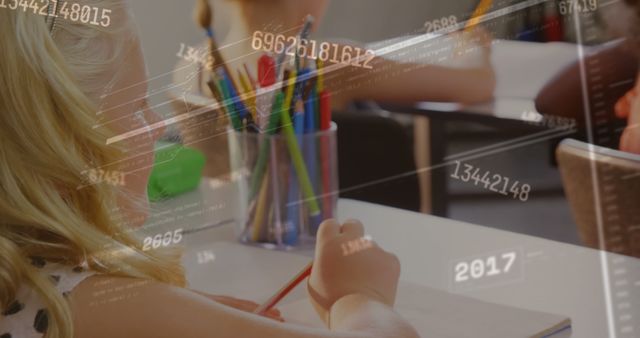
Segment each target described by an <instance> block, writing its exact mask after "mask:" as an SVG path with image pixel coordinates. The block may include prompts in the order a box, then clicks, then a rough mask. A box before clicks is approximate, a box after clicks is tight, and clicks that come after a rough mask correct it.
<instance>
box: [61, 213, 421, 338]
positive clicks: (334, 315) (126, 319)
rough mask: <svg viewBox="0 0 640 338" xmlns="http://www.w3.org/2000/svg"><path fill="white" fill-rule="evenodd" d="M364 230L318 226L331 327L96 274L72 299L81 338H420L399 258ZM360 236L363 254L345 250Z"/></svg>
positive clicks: (322, 296) (319, 277)
mask: <svg viewBox="0 0 640 338" xmlns="http://www.w3.org/2000/svg"><path fill="white" fill-rule="evenodd" d="M363 234H364V231H363V230H362V225H360V224H359V223H357V222H348V223H347V224H345V225H343V226H340V225H339V224H337V223H335V222H331V221H328V222H325V223H324V224H323V225H322V226H321V228H320V230H319V237H318V248H317V252H316V253H317V254H316V261H315V263H314V270H313V273H312V277H311V280H310V282H309V290H310V291H311V293H312V300H313V301H312V303H313V304H314V305H315V306H316V309H317V310H318V312H319V313H320V314H321V316H322V318H323V319H324V320H325V321H326V322H327V324H328V327H329V330H322V329H316V328H307V327H302V326H296V325H292V324H287V323H280V322H277V321H274V320H272V319H267V318H263V317H259V316H257V315H254V314H251V313H246V312H243V311H240V310H237V309H234V308H231V307H227V306H224V305H221V304H219V303H218V302H216V301H213V300H212V299H211V297H208V296H204V295H201V294H198V293H196V292H193V291H190V290H186V289H181V288H176V287H171V286H167V285H164V284H160V283H154V282H144V281H140V280H137V279H131V278H118V277H92V278H90V279H88V280H86V281H85V282H83V283H81V284H80V285H79V286H78V287H77V288H76V289H75V290H74V291H73V293H72V295H71V298H70V299H71V307H72V310H73V313H74V323H75V327H76V335H75V337H77V338H89V337H90V338H102V337H105V338H107V337H109V338H110V337H138V338H147V337H149V338H164V337H167V338H174V337H194V338H201V337H220V338H228V337H247V338H255V337H261V338H287V337H291V338H294V337H295V338H365V337H366V338H387V337H388V338H391V337H393V338H415V337H418V335H417V333H415V331H414V330H413V328H412V327H411V326H410V325H409V324H408V323H407V322H406V321H404V320H403V319H402V318H401V317H400V316H399V315H398V314H396V313H395V312H394V311H393V309H392V307H391V305H392V304H393V301H394V298H395V291H396V285H397V279H398V275H399V264H398V262H397V259H396V258H395V257H393V256H392V255H390V254H388V253H386V252H384V251H382V250H381V249H380V248H378V247H377V246H375V244H374V243H372V242H371V243H369V242H367V243H369V244H367V243H363V242H362V241H360V240H359V239H361V238H362V236H363ZM354 240H356V241H358V242H359V243H360V244H361V245H359V246H358V248H362V249H363V251H360V252H356V251H352V252H350V253H349V255H345V252H344V248H345V247H346V246H349V245H348V243H353V241H354ZM345 245H346V246H345ZM349 247H350V248H351V246H349Z"/></svg>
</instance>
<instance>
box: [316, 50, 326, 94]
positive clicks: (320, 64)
mask: <svg viewBox="0 0 640 338" xmlns="http://www.w3.org/2000/svg"><path fill="white" fill-rule="evenodd" d="M316 65H317V68H318V83H317V85H318V93H322V91H323V90H324V74H323V73H324V69H323V68H324V62H322V60H320V58H318V61H317V63H316Z"/></svg>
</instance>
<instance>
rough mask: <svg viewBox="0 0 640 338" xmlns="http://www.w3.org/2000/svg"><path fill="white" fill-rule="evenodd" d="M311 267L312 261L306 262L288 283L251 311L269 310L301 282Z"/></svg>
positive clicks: (261, 311)
mask: <svg viewBox="0 0 640 338" xmlns="http://www.w3.org/2000/svg"><path fill="white" fill-rule="evenodd" d="M312 267H313V262H310V263H309V264H307V266H305V267H304V269H302V270H301V271H300V272H299V273H298V274H297V275H296V276H295V277H293V279H291V280H290V281H289V283H287V284H285V285H284V286H283V287H282V288H281V289H280V290H278V292H276V293H275V294H274V295H273V296H271V298H269V299H267V301H266V302H264V303H262V305H260V306H258V307H257V308H256V309H255V310H254V311H253V313H255V314H259V315H263V314H265V313H266V312H267V311H269V310H271V308H273V307H274V306H276V304H278V302H279V301H281V300H282V298H284V297H286V296H287V295H288V294H289V292H291V290H293V289H295V287H296V286H298V284H300V283H302V281H304V280H305V279H307V277H309V276H310V275H311V268H312Z"/></svg>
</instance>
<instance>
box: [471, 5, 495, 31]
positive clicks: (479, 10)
mask: <svg viewBox="0 0 640 338" xmlns="http://www.w3.org/2000/svg"><path fill="white" fill-rule="evenodd" d="M491 5H493V0H482V1H480V3H479V4H478V7H476V10H475V11H473V14H472V15H471V19H469V21H467V25H466V26H465V27H464V30H465V31H468V30H469V29H471V27H473V26H475V25H477V24H478V23H480V17H481V16H483V15H485V14H486V13H487V12H488V11H489V8H491Z"/></svg>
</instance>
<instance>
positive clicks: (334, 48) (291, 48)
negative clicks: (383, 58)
mask: <svg viewBox="0 0 640 338" xmlns="http://www.w3.org/2000/svg"><path fill="white" fill-rule="evenodd" d="M251 47H253V49H255V50H260V51H265V52H273V53H276V54H280V53H283V52H284V53H285V54H287V55H290V56H293V55H296V54H297V55H298V56H300V57H303V58H308V59H312V60H318V59H319V60H322V61H324V62H333V63H340V64H344V65H349V66H354V67H362V68H365V69H372V68H373V66H371V64H370V63H371V62H372V61H373V59H374V58H375V57H376V54H375V51H373V50H371V49H367V50H365V49H362V48H358V47H352V46H348V45H342V46H341V45H339V44H337V43H330V42H318V41H315V40H307V39H300V40H298V38H297V37H295V36H285V35H282V34H274V33H270V32H263V31H255V32H254V33H253V39H252V41H251Z"/></svg>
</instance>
